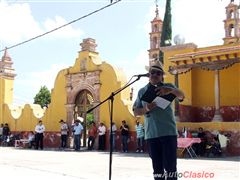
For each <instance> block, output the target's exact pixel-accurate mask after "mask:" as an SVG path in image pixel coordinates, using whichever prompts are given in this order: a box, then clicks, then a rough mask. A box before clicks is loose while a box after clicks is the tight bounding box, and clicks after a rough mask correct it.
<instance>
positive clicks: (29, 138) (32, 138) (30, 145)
mask: <svg viewBox="0 0 240 180" xmlns="http://www.w3.org/2000/svg"><path fill="white" fill-rule="evenodd" d="M34 139H35V136H34V133H33V131H31V132H30V133H29V134H28V144H29V146H28V147H29V148H30V149H31V148H32V147H33V145H34V142H35V140H34Z"/></svg>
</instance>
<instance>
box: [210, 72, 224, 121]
mask: <svg viewBox="0 0 240 180" xmlns="http://www.w3.org/2000/svg"><path fill="white" fill-rule="evenodd" d="M219 84H220V83H219V70H215V84H214V89H215V114H214V117H213V120H212V121H217V122H221V121H223V119H222V116H221V113H220V88H219V87H220V86H219Z"/></svg>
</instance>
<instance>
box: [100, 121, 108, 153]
mask: <svg viewBox="0 0 240 180" xmlns="http://www.w3.org/2000/svg"><path fill="white" fill-rule="evenodd" d="M105 141H106V127H105V126H104V124H103V123H102V122H101V123H100V126H99V127H98V150H102V151H104V150H105Z"/></svg>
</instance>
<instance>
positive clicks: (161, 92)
mask: <svg viewBox="0 0 240 180" xmlns="http://www.w3.org/2000/svg"><path fill="white" fill-rule="evenodd" d="M173 90H174V88H171V87H164V86H162V87H157V88H156V89H155V91H156V94H157V95H158V96H164V95H167V94H170V93H172V91H173Z"/></svg>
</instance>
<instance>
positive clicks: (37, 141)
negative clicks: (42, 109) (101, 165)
mask: <svg viewBox="0 0 240 180" xmlns="http://www.w3.org/2000/svg"><path fill="white" fill-rule="evenodd" d="M59 123H60V134H61V136H60V144H59V148H60V149H61V150H64V149H66V148H68V147H69V144H70V143H69V140H70V139H71V138H73V147H72V148H74V150H75V151H80V149H81V141H82V134H83V130H84V127H86V126H84V125H83V122H81V121H80V120H78V119H76V120H74V122H73V124H72V125H70V126H69V125H68V124H67V122H66V121H64V120H63V119H61V120H60V121H59ZM45 130H46V128H45V126H44V124H43V122H42V120H39V121H38V123H37V125H36V126H35V129H34V131H30V132H28V133H27V135H26V133H19V134H15V135H12V134H11V131H10V128H9V125H8V124H7V123H5V124H1V126H0V145H2V146H14V141H15V140H21V139H24V142H25V144H27V146H25V147H28V148H34V149H41V150H42V149H43V148H44V133H45ZM118 130H119V131H120V132H119V136H117V135H118V134H117V131H118ZM135 130H136V152H144V127H143V125H142V124H141V123H140V122H139V120H136V125H135ZM107 133H108V134H107ZM107 135H108V137H109V140H110V128H109V129H108V132H107V128H106V126H105V124H104V123H103V122H100V123H99V125H98V126H97V124H96V122H94V121H91V122H90V124H89V126H87V149H88V150H90V151H91V150H94V149H95V150H99V151H104V150H106V140H107ZM11 137H14V138H12V140H11ZM70 137H71V138H70ZM117 139H120V142H121V151H122V152H128V146H129V141H130V134H129V126H128V124H127V122H126V120H123V121H122V124H121V125H120V127H119V129H118V128H117V125H116V124H115V123H114V122H113V123H112V150H113V151H117V150H118V148H117V143H116V141H117ZM96 140H98V147H96V146H95V142H96ZM20 142H21V141H19V143H20Z"/></svg>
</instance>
